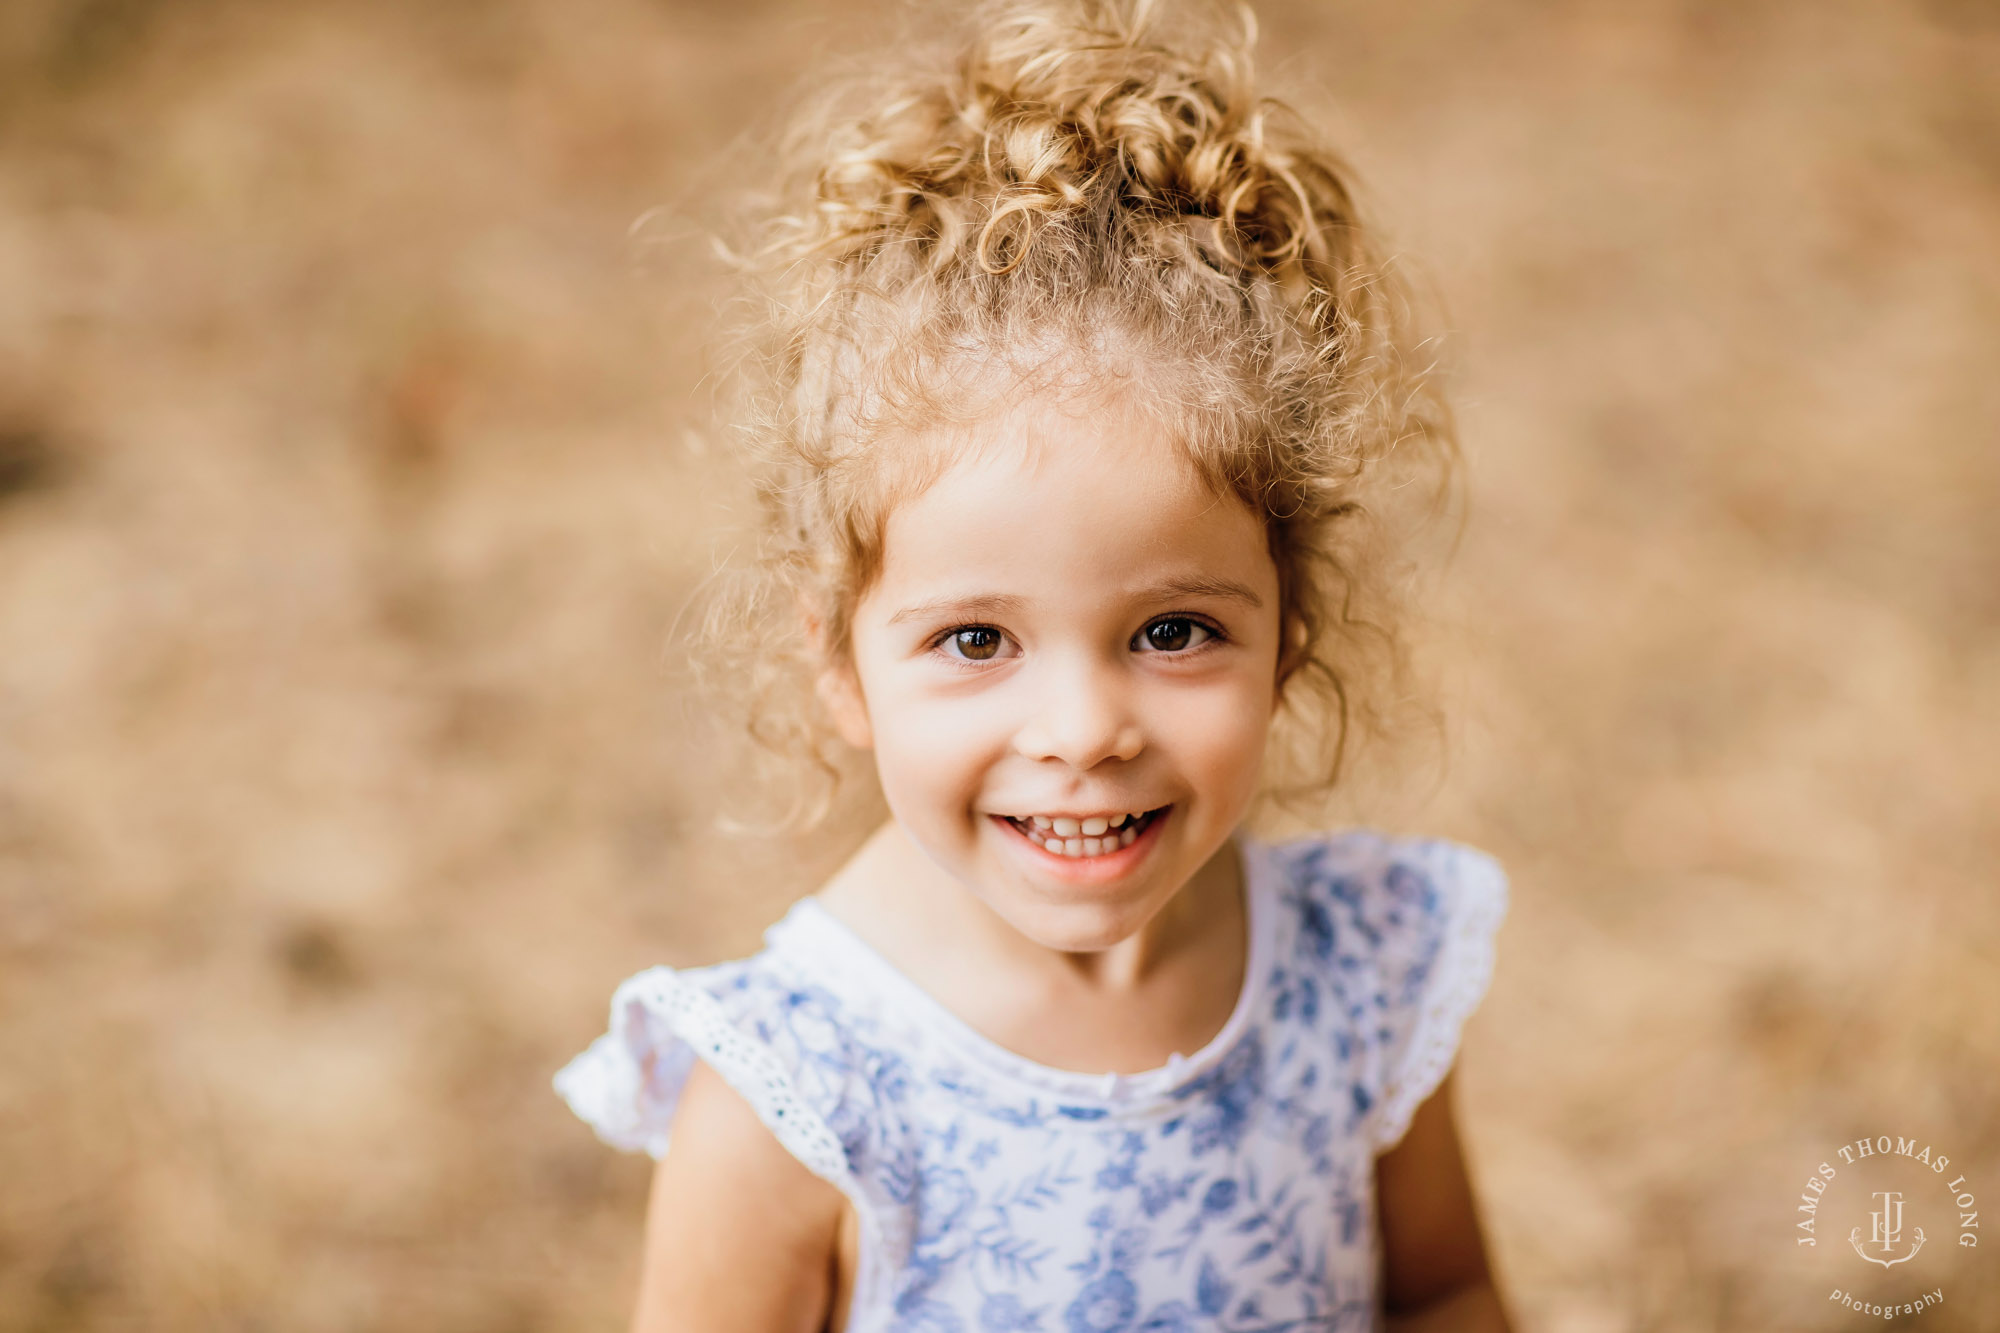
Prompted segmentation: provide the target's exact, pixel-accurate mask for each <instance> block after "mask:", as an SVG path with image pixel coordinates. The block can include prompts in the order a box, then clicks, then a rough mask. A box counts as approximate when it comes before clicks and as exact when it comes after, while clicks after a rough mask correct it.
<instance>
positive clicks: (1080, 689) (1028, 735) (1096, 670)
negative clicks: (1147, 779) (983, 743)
mask: <svg viewBox="0 0 2000 1333" xmlns="http://www.w3.org/2000/svg"><path fill="white" fill-rule="evenodd" d="M1042 667H1043V669H1042V670H1041V671H1039V672H1037V673H1036V679H1035V682H1034V685H1033V686H1032V703H1031V704H1030V709H1031V712H1030V713H1029V715H1028V719H1027V721H1026V722H1025V723H1024V724H1023V725H1022V726H1021V729H1020V730H1019V732H1018V733H1016V735H1015V739H1014V745H1015V748H1016V749H1017V750H1019V751H1020V752H1021V754H1023V755H1024V756H1026V757H1027V758H1029V759H1060V760H1062V761H1063V762H1064V763H1066V764H1068V765H1070V766H1071V767H1073V768H1079V769H1088V768H1095V767H1096V766H1097V765H1098V764H1101V763H1103V762H1104V761H1105V760H1106V759H1134V758H1137V757H1138V754H1139V751H1140V750H1141V749H1143V748H1144V747H1145V733H1144V731H1143V729H1142V728H1141V727H1140V725H1139V719H1138V716H1137V714H1136V712H1135V710H1134V709H1133V708H1132V695H1131V688H1132V687H1131V682H1130V681H1129V680H1127V679H1126V678H1125V675H1124V673H1122V672H1120V671H1118V670H1116V669H1115V668H1114V667H1112V666H1111V665H1109V664H1108V663H1104V662H1101V661H1096V660H1085V661H1075V660H1071V661H1069V662H1055V661H1049V660H1047V659H1045V660H1044V662H1043V663H1042Z"/></svg>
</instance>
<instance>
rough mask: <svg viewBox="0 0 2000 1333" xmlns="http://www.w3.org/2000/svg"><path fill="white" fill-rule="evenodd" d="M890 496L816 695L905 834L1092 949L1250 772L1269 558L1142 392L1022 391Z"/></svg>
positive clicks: (1141, 915)
mask: <svg viewBox="0 0 2000 1333" xmlns="http://www.w3.org/2000/svg"><path fill="white" fill-rule="evenodd" d="M973 435H974V438H973V439H971V440H970V441H968V442H967V443H968V444H969V446H970V447H969V448H968V449H967V450H966V451H965V459H966V461H964V462H962V463H958V464H956V465H954V466H953V467H952V468H951V469H950V470H949V471H947V472H946V473H945V475H944V476H943V477H942V478H941V479H940V480H938V481H937V482H936V483H935V484H933V485H932V486H931V487H930V488H929V489H927V490H926V491H924V492H923V493H922V494H921V495H920V496H918V497H917V498H915V499H913V500H910V501H908V502H907V503H905V504H903V505H902V506H900V507H899V508H897V509H896V510H895V511H894V512H893V513H892V514H891V516H890V517H889V520H888V523H887V527H886V532H885V543H886V545H885V550H884V564H883V569H882V572H881V575H880V577H879V578H878V579H877V580H876V582H875V584H874V585H873V586H872V587H871V588H870V590H869V591H868V593H867V594H866V595H865V596H864V597H863V598H862V600H861V602H860V603H859V605H858V606H857V607H856V609H855V614H854V618H853V640H852V642H853V649H852V654H853V655H852V668H851V670H846V671H837V672H835V673H832V674H831V675H830V676H829V677H828V678H827V680H826V682H825V683H826V686H827V688H826V694H827V697H828V700H829V702H830V703H831V704H832V706H833V709H834V713H835V717H836V721H837V722H838V723H839V726H840V729H841V732H842V734H843V735H844V736H845V737H846V739H847V740H849V741H850V742H851V743H853V744H856V745H859V746H862V747H865V748H872V749H873V751H874V754H875V762H876V768H877V771H878V773H879V775H880V779H881V784H882V790H883V793H884V795H885V796H886V798H887V800H888V804H889V808H890V810H891V812H892V813H893V814H894V815H895V817H896V819H897V820H898V822H899V823H900V824H901V825H902V827H903V829H904V830H905V831H906V832H907V833H908V835H909V836H910V838H911V840H912V841H914V842H915V843H916V844H917V845H918V846H920V847H922V848H923V850H924V851H925V852H926V853H927V854H928V855H929V857H930V858H931V859H932V860H933V861H935V862H936V863H937V865H938V866H940V867H942V868H943V869H944V870H945V871H946V872H947V873H949V874H950V875H951V876H952V877H953V878H955V879H956V880H957V881H958V882H959V883H961V884H963V885H964V886H965V887H966V888H968V889H969V890H971V891H972V892H973V893H974V894H976V895H977V896H978V897H979V898H980V899H981V900H983V901H984V902H985V903H986V904H987V906H989V907H990V908H991V909H992V910H993V911H994V912H995V913H997V914H998V915H999V916H1000V917H1001V918H1003V919H1004V920H1005V921H1007V923H1008V924H1010V925H1011V926H1013V927H1014V928H1015V929H1016V930H1018V931H1019V932H1020V933H1021V934H1023V935H1025V936H1027V937H1028V938H1029V939H1031V940H1034V941H1036V942H1038V943H1040V944H1042V945H1044V946H1046V947H1049V948H1054V949H1061V950H1065V951H1073V952H1074V951H1089V950H1098V949H1104V948H1108V947H1109V946H1111V945H1113V944H1115V943H1117V942H1118V941H1120V940H1123V939H1125V938H1127V937H1128V936H1130V935H1132V934H1133V933H1134V932H1135V931H1137V930H1138V929H1139V928H1140V927H1141V926H1143V925H1144V924H1145V923H1146V922H1147V921H1148V920H1149V919H1151V918H1152V916H1153V915H1154V914H1155V913H1156V912H1158V911H1159V910H1160V908H1161V907H1163V906H1165V905H1166V903H1167V902H1168V900H1169V899H1171V898H1172V897H1173V895H1174V894H1175V892H1176V891H1178V890H1179V889H1180V887H1181V886H1182V885H1183V884H1185V883H1187V881H1188V880H1189V879H1190V878H1191V877H1192V876H1193V875H1194V874H1195V873H1196V872H1197V871H1198V870H1200V869H1201V868H1202V866H1204V865H1205V864H1207V862H1208V861H1209V859H1210V858H1211V857H1212V856H1213V855H1214V854H1215V853H1216V852H1217V850H1218V849H1220V848H1221V846H1222V844H1223V843H1224V842H1225V841H1226V840H1227V839H1228V837H1229V835H1230V833H1231V831H1232V830H1233V829H1234V828H1235V827H1236V825H1237V824H1238V823H1239V822H1240V821H1241V819H1242V817H1243V815H1244V813H1245V811H1246V809H1247V808H1248V806H1249V804H1250V801H1251V799H1252V797H1253V795H1254V793H1255V789H1256V783H1257V772H1258V766H1259V763H1260V761H1261V759H1262V757H1263V751H1264V743H1265V737H1266V733H1267V728H1268V726H1269V724H1270V721H1271V717H1272V713H1273V711H1274V709H1275V708H1276V706H1277V685H1276V681H1275V676H1276V670H1277V661H1278V649H1279V625H1278V620H1279V618H1278V573H1277V569H1276V567H1275V565H1274V564H1273V563H1272V560H1271V556H1270V553H1269V551H1268V549H1267V547H1266V544H1265V536H1264V530H1263V525H1262V522H1261V521H1260V519H1259V518H1258V516H1256V515H1255V514H1253V513H1251V512H1250V510H1249V509H1247V508H1246V507H1245V506H1244V505H1243V504H1242V503H1241V502H1240V501H1239V500H1237V499H1235V498H1234V497H1220V498H1219V497H1217V496H1216V495H1214V494H1213V493H1211V492H1210V491H1208V490H1207V489H1206V488H1205V487H1204V486H1203V485H1202V484H1201V483H1200V481H1199V480H1198V478H1197V477H1196V476H1195V475H1194V474H1193V472H1192V471H1191V470H1190V469H1189V468H1188V467H1187V465H1186V464H1185V463H1184V462H1183V461H1182V460H1181V458H1180V456H1179V455H1178V453H1177V452H1176V451H1175V450H1174V449H1173V448H1172V447H1171V446H1170V445H1169V444H1168V443H1167V442H1166V440H1165V439H1164V438H1163V434H1162V431H1161V428H1160V427H1159V426H1158V425H1156V424H1155V423H1153V422H1151V421H1149V420H1148V419H1147V418H1146V417H1145V416H1144V415H1143V414H1142V413H1139V412H1137V411H1128V410H1122V409H1120V408H1116V407H1112V406H1098V407H1095V408H1092V409H1088V410H1086V409H1080V408H1079V409H1071V410H1069V411H1064V410H1061V409H1058V408H1056V407H1054V406H1051V405H1049V404H1045V403H1041V402H1035V401H1030V402H1027V403H1024V404H1021V405H1018V406H1017V407H1015V408H1014V409H1012V410H1010V411H1009V412H1007V413H1005V414H1004V415H1002V416H1001V417H999V418H997V419H995V420H993V421H990V422H988V423H986V424H984V425H982V426H981V427H979V428H977V429H976V430H975V431H974V432H973Z"/></svg>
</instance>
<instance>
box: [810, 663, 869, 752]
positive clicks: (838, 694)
mask: <svg viewBox="0 0 2000 1333" xmlns="http://www.w3.org/2000/svg"><path fill="white" fill-rule="evenodd" d="M814 690H815V692H816V693H817V694H818V695H819V697H820V702H821V703H824V704H825V705H826V711H827V712H829V713H831V714H832V715H833V729H834V730H835V731H837V732H839V733H840V739H842V740H844V741H846V742H847V743H848V744H849V745H852V746H853V747H854V748H855V749H857V750H867V749H872V748H873V747H874V745H875V731H874V728H873V727H871V726H870V725H869V724H868V703H867V701H866V700H865V699H864V698H863V697H862V694H861V682H860V681H859V680H856V679H855V676H854V669H853V668H852V667H850V666H848V665H847V664H846V663H844V662H843V663H839V664H836V665H833V666H827V667H822V668H821V669H820V673H819V679H818V680H817V681H816V682H814Z"/></svg>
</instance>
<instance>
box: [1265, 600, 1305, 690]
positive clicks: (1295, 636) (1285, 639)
mask: <svg viewBox="0 0 2000 1333" xmlns="http://www.w3.org/2000/svg"><path fill="white" fill-rule="evenodd" d="M1278 637H1279V642H1278V676H1277V688H1276V689H1274V690H1272V691H1271V712H1272V713H1273V714H1274V715H1275V714H1276V713H1277V711H1278V709H1279V708H1280V707H1282V706H1283V705H1284V702H1285V682H1287V681H1289V680H1290V679H1291V678H1292V676H1293V674H1294V673H1295V672H1297V671H1298V669H1299V667H1300V665H1301V664H1302V663H1303V662H1304V661H1305V651H1306V627H1305V626H1304V625H1303V624H1302V623H1300V622H1299V621H1297V620H1293V619H1291V618H1290V617H1289V616H1288V617H1286V623H1285V626H1284V628H1283V630H1281V631H1280V633H1279V636H1278Z"/></svg>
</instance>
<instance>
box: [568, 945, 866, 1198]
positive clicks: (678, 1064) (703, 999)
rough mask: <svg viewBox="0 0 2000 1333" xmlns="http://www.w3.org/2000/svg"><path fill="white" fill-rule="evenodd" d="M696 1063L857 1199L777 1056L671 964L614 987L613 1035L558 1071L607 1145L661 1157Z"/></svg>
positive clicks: (842, 1161) (836, 1148) (842, 1159)
mask: <svg viewBox="0 0 2000 1333" xmlns="http://www.w3.org/2000/svg"><path fill="white" fill-rule="evenodd" d="M696 1059H700V1060H703V1061H705V1062H706V1063H707V1064H708V1065H709V1066H710V1067H711V1068H712V1069H714V1070H715V1072H716V1073H718V1074H720V1075H721V1076H722V1079H723V1081H724V1082H725V1083H727V1084H728V1085H729V1086H730V1087H731V1088H733V1089H735V1090H736V1092H737V1094H738V1095H739V1096H741V1097H742V1098H743V1100H744V1101H746V1102H748V1103H749V1104H750V1107H751V1109H752V1110H754V1111H755V1112H756V1113H757V1118H758V1119H759V1120H761V1121H762V1122H763V1123H764V1125H765V1127H766V1128H768V1129H769V1130H770V1131H771V1133H772V1134H774V1135H776V1136H777V1139H778V1142H779V1143H781V1144H783V1145H784V1147H785V1149H786V1150H787V1151H788V1152H790V1153H791V1154H792V1156H794V1157H796V1158H798V1159H799V1161H801V1162H803V1163H804V1164H805V1165H806V1167H807V1168H808V1169H809V1170H811V1171H812V1173H813V1174H814V1175H816V1176H819V1177H820V1178H821V1179H823V1180H827V1181H829V1182H831V1183H832V1184H834V1185H837V1186H839V1187H840V1188H841V1190H842V1191H843V1192H844V1193H847V1194H849V1195H850V1196H853V1195H854V1194H855V1193H856V1190H855V1182H854V1179H853V1173H852V1171H851V1170H850V1169H849V1167H848V1162H847V1154H846V1151H845V1150H844V1149H843V1148H842V1147H841V1143H840V1139H839V1138H838V1137H837V1136H835V1134H834V1132H833V1131H832V1129H830V1128H829V1127H828V1126H827V1123H826V1121H825V1119H824V1118H823V1117H821V1115H820V1114H819V1112H818V1111H817V1110H816V1109H815V1108H814V1107H812V1106H811V1105H810V1104H808V1103H807V1102H806V1100H805V1099H804V1098H803V1097H801V1096H800V1095H799V1093H798V1090H797V1089H796V1088H795V1087H794V1086H793V1084H792V1080H791V1077H790V1075H789V1074H788V1073H787V1072H786V1070H785V1068H784V1066H783V1065H782V1064H781V1063H779V1061H778V1058H777V1057H776V1056H775V1055H774V1054H772V1052H771V1050H770V1049H769V1048H768V1047H766V1046H764V1045H763V1044H762V1043H760V1042H757V1041H754V1040H752V1039H751V1038H749V1037H747V1036H745V1035H744V1034H743V1032H742V1031H741V1030H740V1029H739V1028H737V1026H736V1025H735V1024H734V1023H732V1022H730V1019H729V1015H728V1013H727V1012H726V1011H724V1009H723V1007H722V1005H721V1004H720V1003H719V1002H718V1001H717V1000H716V998H715V997H714V996H713V995H710V994H709V993H708V992H707V991H706V990H703V989H702V988H701V987H700V986H698V985H696V984H694V983H693V982H691V981H688V980H687V979H685V978H683V977H681V976H679V975H677V974H676V973H675V972H674V970H673V969H672V968H668V967H655V968H650V969H648V970H647V971H644V972H641V973H639V974H638V975H637V976H634V977H632V978H630V979H629V980H627V981H626V982H625V983H624V984H623V985H621V986H620V987H619V988H618V990H617V992H616V994H614V995H613V996H612V998H611V1026H610V1030H609V1031H608V1032H606V1033H605V1034H604V1035H603V1036H601V1037H599V1038H598V1039H597V1040H596V1041H594V1042H592V1043H591V1044H590V1046H589V1048H588V1049H587V1050H585V1051H584V1052H583V1054H581V1055H579V1056H577V1057H576V1059H574V1060H572V1061H570V1062H569V1064H567V1065H566V1066H564V1067H563V1069H562V1070H561V1071H560V1072H559V1073H557V1074H556V1076H555V1089H556V1091H557V1093H559V1094H560V1095H561V1096H562V1099H563V1100H564V1101H566V1102H568V1103H569V1106H570V1109H571V1110H572V1111H574V1112H576V1114H577V1115H578V1116H579V1117H581V1118H582V1119H583V1120H584V1121H585V1122H586V1123H587V1124H589V1125H590V1127H591V1128H592V1129H594V1130H596V1131H597V1136H598V1137H599V1138H601V1139H603V1140H604V1141H605V1142H606V1143H608V1144H610V1145H611V1146H613V1147H615V1148H622V1149H624V1150H626V1151H627V1152H637V1151H643V1152H646V1153H648V1154H649V1155H651V1156H653V1157H661V1156H664V1155H665V1153H666V1151H667V1141H668V1133H669V1128H670V1125H671V1122H672V1119H673V1112H674V1106H675V1104H676V1103H677V1102H678V1101H679V1100H680V1094H681V1088H682V1087H683V1086H684V1085H685V1084H686V1082H687V1077H688V1074H689V1072H690V1071H691V1070H692V1069H693V1068H694V1062H695V1060H696Z"/></svg>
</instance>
